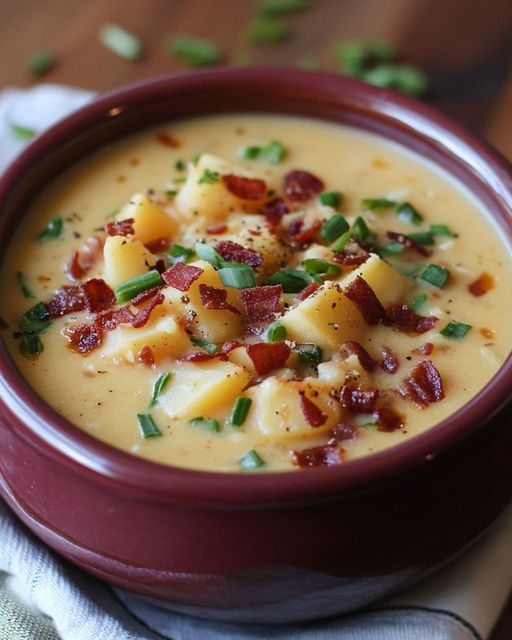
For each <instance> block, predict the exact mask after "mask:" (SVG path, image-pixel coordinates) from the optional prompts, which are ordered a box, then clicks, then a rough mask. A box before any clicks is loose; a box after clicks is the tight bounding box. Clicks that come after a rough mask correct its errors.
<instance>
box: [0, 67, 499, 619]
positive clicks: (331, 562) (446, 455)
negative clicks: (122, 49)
mask: <svg viewBox="0 0 512 640" xmlns="http://www.w3.org/2000/svg"><path fill="white" fill-rule="evenodd" d="M243 111H252V112H270V113H280V114H283V113H285V114H299V115H303V116H311V117H315V118H320V119H322V120H326V121H333V122H340V123H343V124H348V125H351V126H354V127H357V128H360V129H363V130H366V131H371V132H375V133H378V134H380V135H382V136H384V137H385V138H387V139H389V140H392V141H394V142H397V143H399V144H400V145H403V146H404V147H407V148H409V149H412V150H414V151H416V152H418V153H420V154H421V155H423V156H425V157H426V158H429V159H430V160H432V161H434V162H435V163H437V164H438V165H439V166H441V167H443V168H444V169H446V170H447V171H448V172H449V173H450V174H452V175H453V176H456V177H457V178H458V179H459V180H460V181H461V182H462V183H464V184H465V185H466V186H467V187H468V188H469V190H470V191H471V192H472V193H473V194H475V195H476V196H477V197H478V198H479V199H480V200H481V202H482V203H483V205H484V206H485V208H486V209H487V210H488V211H489V212H490V213H491V215H492V216H493V217H494V218H495V220H496V223H497V225H498V226H499V228H501V229H502V232H503V234H505V235H506V237H509V236H510V233H511V229H512V213H511V204H512V171H511V168H510V166H509V165H508V164H507V163H506V162H505V161H504V160H503V159H502V158H501V157H500V156H499V155H498V154H496V153H495V152H494V151H492V149H490V148H489V147H488V146H487V145H486V144H485V143H484V142H482V141H481V140H479V139H477V138H476V137H475V136H473V135H471V134H470V133H468V132H467V131H465V130H464V129H462V128H461V127H459V126H458V125H457V124H456V123H454V122H452V121H450V120H449V119H447V118H445V117H444V116H442V115H441V114H439V113H437V112H435V111H433V110H432V109H430V108H429V107H427V106H425V105H424V104H421V103H418V102H415V101H413V100H411V99H408V98H405V97H403V96H400V95H397V94H395V93H393V92H390V91H386V90H383V89H378V88H375V87H370V86H368V85H365V84H361V83H359V82H357V81H355V80H352V79H348V78H343V77H341V76H339V75H335V74H328V73H312V72H306V71H299V70H292V69H264V68H254V69H218V70H213V71H204V72H198V73H194V74H180V75H173V76H166V77H161V78H156V79H154V80H149V81H147V82H142V83H139V84H137V85H133V86H130V87H128V88H126V89H121V90H119V91H115V92H113V93H110V94H108V95H105V96H103V97H101V98H99V99H97V100H96V101H95V102H93V103H92V104H90V105H88V106H86V107H84V108H82V109H80V110H79V111H77V112H76V113H74V114H73V115H71V116H69V117H68V118H66V119H65V120H63V121H61V122H60V123H58V124H57V125H55V126H54V127H53V128H52V129H50V130H49V131H47V132H46V133H44V134H42V135H41V136H39V137H38V138H37V139H36V140H35V141H34V142H33V143H32V144H31V145H30V146H29V147H28V148H27V149H26V150H25V152H24V153H23V154H22V155H21V156H19V157H18V159H17V160H16V161H15V162H14V163H13V164H12V165H11V167H10V168H9V169H8V170H7V172H6V173H5V174H4V176H3V177H2V179H1V180H0V208H1V225H0V226H1V230H0V247H1V251H2V252H3V251H5V247H6V245H7V243H8V242H9V238H10V237H11V235H12V233H13V230H14V228H15V226H16V223H17V221H18V220H19V218H20V216H21V215H22V214H23V211H25V209H26V208H27V206H28V205H29V203H31V202H32V201H33V199H34V198H35V197H36V196H37V195H38V193H39V192H40V191H41V190H42V189H43V188H44V187H45V185H46V184H47V183H48V181H50V180H51V179H52V178H53V177H55V176H57V175H58V174H59V173H60V172H61V171H63V169H65V168H67V167H69V166H70V165H71V164H73V163H75V162H78V161H79V160H81V159H82V158H83V157H84V156H85V155H86V154H87V153H89V152H92V151H94V150H96V149H97V148H98V147H100V146H102V145H104V144H107V143H109V142H110V141H113V140H116V139H118V138H120V137H122V136H124V135H127V134H130V133H132V132H135V131H139V130H141V129H143V128H144V127H147V126H149V125H155V124H157V123H162V122H168V121H172V120H173V119H175V118H183V117H190V116H194V115H196V114H205V113H218V112H243ZM0 376H1V380H0V394H1V395H0V440H1V442H2V447H1V449H0V492H1V495H2V496H3V498H4V499H5V500H6V502H7V503H8V504H9V506H10V507H11V508H12V509H13V511H14V512H15V513H16V514H17V515H18V516H19V517H20V519H21V520H22V521H23V522H24V523H25V524H26V525H27V526H28V527H29V528H30V529H32V531H33V532H34V533H35V534H36V535H37V536H39V538H41V539H42V540H44V542H46V543H47V544H48V545H49V546H50V547H52V548H53V549H55V550H56V551H57V552H58V553H60V554H61V555H63V556H65V557H66V558H68V559H69V560H71V561H72V562H74V563H75V564H77V565H78V566H80V567H83V568H84V569H86V570H87V571H89V572H91V573H92V574H94V575H96V576H98V577H100V578H103V579H105V580H107V581H108V582H110V583H112V584H115V585H118V586H120V587H124V588H126V589H130V590H132V591H135V592H138V593H141V594H144V595H145V596H148V597H151V598H154V599H157V600H159V601H161V602H163V603H166V604H167V606H169V607H170V608H172V609H175V610H179V611H184V612H189V613H193V614H196V615H199V616H203V617H211V618H217V619H226V620H240V621H246V622H285V621H295V620H303V619H308V618H314V617H320V616H327V615H331V614H336V613H341V612H345V611H348V610H351V609H354V608H356V607H360V606H363V605H366V604H368V603H370V602H372V601H374V600H376V599H377V598H379V597H381V596H384V595H386V594H389V593H391V592H392V591H394V590H396V589H398V588H400V587H403V586H405V585H407V584H410V583H411V582H413V581H415V580H417V579H418V578H419V577H421V576H423V575H425V574H426V573H428V572H430V571H432V570H433V569H434V568H436V567H438V566H439V565H441V564H442V563H444V562H446V561H447V560H448V559H449V558H451V557H453V556H454V555H455V554H456V553H458V552H459V551H461V550H462V549H464V548H465V547H466V546H467V545H469V544H470V543H471V542H472V541H473V540H475V538H476V537H477V536H478V535H479V534H480V533H481V532H482V531H483V530H484V529H485V528H486V527H487V526H488V525H489V524H490V523H491V522H492V521H493V520H494V519H495V518H496V516H497V515H498V514H499V513H500V512H501V511H502V510H503V508H504V507H505V505H506V504H507V503H508V502H509V500H510V499H511V497H512V456H511V455H510V451H511V450H512V429H511V428H510V418H511V417H512V412H511V410H510V405H509V406H508V408H507V407H505V405H506V402H507V400H508V399H509V398H510V390H511V388H512V358H510V357H509V359H508V360H507V362H506V363H505V364H504V365H503V367H502V368H501V369H500V371H499V372H498V373H497V374H496V376H495V377H494V378H493V380H492V381H491V382H490V383H489V384H488V385H487V386H486V387H485V388H484V389H483V390H482V391H481V392H480V393H479V394H478V395H477V396H476V397H474V398H473V399H472V400H471V401H470V402H468V403H467V405H465V406H464V407H463V408H462V409H460V410H459V411H457V412H456V413H455V414H453V415H452V416H451V417H449V418H448V419H446V420H444V421H443V422H442V423H441V424H439V425H437V426H435V427H434V428H432V429H430V430H429V431H427V432H426V433H424V434H422V435H420V436H417V437H415V438H413V439H411V440H409V441H407V442H405V443H404V444H401V445H399V446H396V447H394V448H392V449H389V450H387V451H384V452H382V453H377V454H374V455H371V456H368V457H366V458H363V459H359V460H354V461H350V462H347V463H346V464H343V465H340V466H338V467H331V468H316V469H309V470H304V471H300V472H288V473H258V474H235V473H209V472H200V471H191V470H186V469H178V468H172V467H165V466H162V465H159V464H155V463H153V462H149V461H146V460H143V459H139V458H136V457H132V456H131V455H129V454H127V453H123V452H121V451H118V450H116V449H114V448H112V447H110V446H108V445H106V444H104V443H102V442H100V441H98V440H95V439H93V438H92V437H90V436H89V435H87V434H86V433H84V432H82V431H80V430H79V429H78V428H76V427H74V426H73V425H72V424H70V423H69V422H67V421H66V420H65V419H64V418H63V417H61V416H60V415H59V414H57V413H56V412H55V411H54V410H53V409H51V408H50V407H49V406H48V405H47V404H46V403H45V402H44V401H43V400H42V399H41V398H40V397H38V396H37V394H36V393H35V392H34V391H33V390H32V389H31V388H30V387H29V386H28V384H27V383H26V382H25V381H24V380H23V379H22V377H21V375H20V374H19V373H18V371H17V370H16V367H15V366H14V364H13V362H12V360H11V358H10V357H9V355H8V352H7V350H6V348H5V346H4V345H3V344H2V345H0Z"/></svg>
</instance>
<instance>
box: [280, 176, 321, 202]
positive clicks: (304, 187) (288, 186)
mask: <svg viewBox="0 0 512 640" xmlns="http://www.w3.org/2000/svg"><path fill="white" fill-rule="evenodd" d="M283 189H284V195H285V197H286V199H287V200H290V201H291V202H306V201H307V200H310V199H311V198H313V197H314V196H316V195H317V194H319V193H321V192H322V191H323V190H324V183H323V182H322V181H321V180H320V179H319V178H317V177H316V176H314V175H313V174H312V173H309V172H308V171H290V172H289V173H287V174H286V175H285V176H284V178H283Z"/></svg>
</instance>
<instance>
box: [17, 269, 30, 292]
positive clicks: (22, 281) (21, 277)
mask: <svg viewBox="0 0 512 640" xmlns="http://www.w3.org/2000/svg"><path fill="white" fill-rule="evenodd" d="M16 282H17V283H18V285H19V287H20V289H21V293H22V294H23V296H24V297H25V298H33V297H34V294H33V293H32V291H30V289H29V288H28V286H27V277H26V276H25V274H24V273H22V272H21V271H16Z"/></svg>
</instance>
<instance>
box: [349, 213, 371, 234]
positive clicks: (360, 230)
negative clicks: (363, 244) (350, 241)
mask: <svg viewBox="0 0 512 640" xmlns="http://www.w3.org/2000/svg"><path fill="white" fill-rule="evenodd" d="M370 233H371V231H370V229H368V225H367V224H366V222H365V221H364V219H363V218H361V216H358V217H357V218H356V219H355V220H354V224H353V225H352V227H351V229H350V235H351V236H353V237H354V238H357V239H358V240H366V238H368V236H369V235H370Z"/></svg>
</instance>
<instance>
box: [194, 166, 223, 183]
mask: <svg viewBox="0 0 512 640" xmlns="http://www.w3.org/2000/svg"><path fill="white" fill-rule="evenodd" d="M218 181H219V174H218V172H217V171H210V169H205V170H204V173H203V175H202V176H201V177H200V178H199V180H198V184H215V183H216V182H218Z"/></svg>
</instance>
